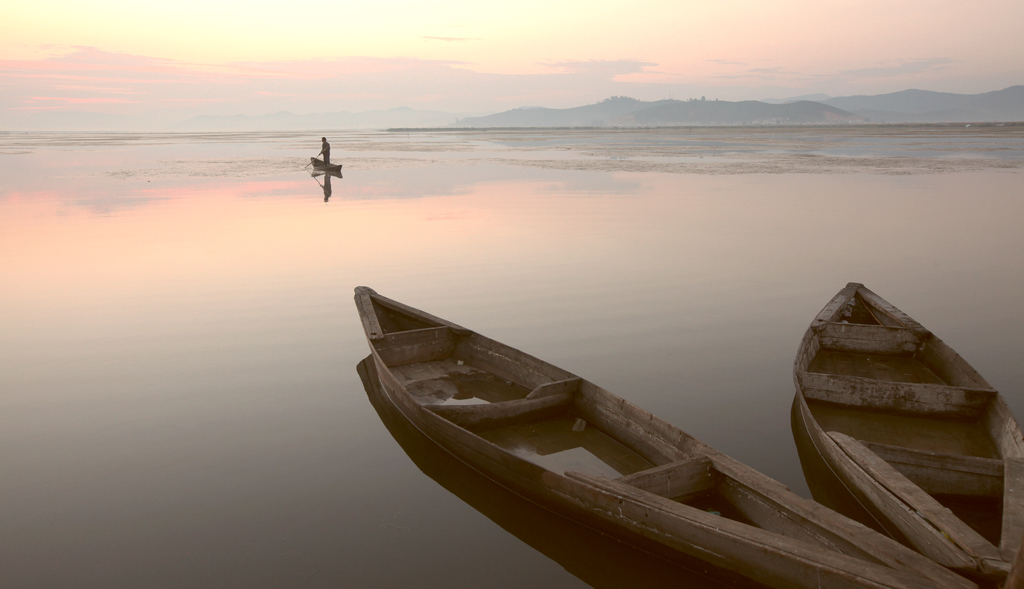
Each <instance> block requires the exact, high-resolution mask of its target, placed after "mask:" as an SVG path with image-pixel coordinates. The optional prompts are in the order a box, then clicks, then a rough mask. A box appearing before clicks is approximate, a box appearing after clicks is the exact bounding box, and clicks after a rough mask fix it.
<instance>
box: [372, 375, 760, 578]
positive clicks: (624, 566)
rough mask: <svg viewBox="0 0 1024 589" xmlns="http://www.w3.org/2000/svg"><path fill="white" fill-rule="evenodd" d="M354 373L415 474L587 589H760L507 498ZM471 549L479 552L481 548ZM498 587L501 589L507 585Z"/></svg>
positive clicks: (515, 497) (512, 496)
mask: <svg viewBox="0 0 1024 589" xmlns="http://www.w3.org/2000/svg"><path fill="white" fill-rule="evenodd" d="M356 372H357V373H358V374H359V379H360V380H361V381H362V383H363V388H364V390H365V391H366V397H367V399H369V401H370V405H372V406H373V408H374V410H375V411H376V412H377V415H378V416H379V417H380V420H381V423H383V424H384V427H386V428H387V430H388V433H390V434H391V435H392V436H393V437H394V439H395V442H397V443H398V445H399V446H400V447H401V448H402V450H403V451H404V452H405V453H406V455H408V456H409V458H410V459H411V460H412V462H413V464H415V465H416V467H417V468H419V469H420V471H421V472H423V474H425V475H427V476H428V477H430V478H431V479H432V480H433V481H435V482H436V483H437V484H439V485H441V486H442V487H444V488H445V489H446V490H447V491H449V492H450V493H452V494H453V495H454V496H456V497H458V498H459V499H461V500H462V501H464V502H465V503H466V504H467V505H469V506H470V507H472V508H473V509H475V510H476V511H478V512H480V513H481V514H483V515H484V516H485V517H487V519H489V520H491V521H492V522H494V523H495V524H496V525H498V526H499V527H501V528H502V529H503V530H505V531H506V532H508V533H509V534H512V535H513V536H515V537H516V538H518V539H519V540H521V541H522V542H524V543H525V544H527V545H529V546H530V547H531V548H533V549H534V550H536V551H537V552H540V553H541V554H543V555H544V556H546V557H548V558H549V559H551V560H553V561H555V562H557V563H558V564H559V565H561V566H562V568H564V569H565V570H566V571H568V572H569V573H570V574H572V575H574V576H575V577H576V578H578V579H580V580H581V581H583V582H584V583H586V584H587V585H588V586H590V587H594V589H621V588H623V587H629V588H631V589H632V588H634V587H643V588H644V589H679V587H682V586H685V587H686V589H730V588H732V587H743V589H758V588H759V587H763V586H762V585H758V584H752V583H750V582H749V581H748V580H746V579H745V578H735V577H734V576H730V575H729V574H728V573H726V574H719V571H716V570H713V569H711V568H710V567H709V566H708V565H707V563H706V562H704V561H701V560H698V559H693V562H692V563H687V564H689V565H690V566H683V567H681V566H679V565H680V564H682V563H679V562H678V561H673V562H669V561H668V560H665V559H662V558H659V557H657V556H654V555H652V554H651V553H649V552H647V551H644V550H640V549H638V548H636V547H634V546H631V545H629V544H626V543H623V542H621V541H619V540H617V539H616V538H614V537H612V536H610V535H607V534H602V533H600V532H597V531H595V530H593V529H592V528H589V527H587V526H583V525H580V524H579V523H577V522H575V521H573V520H570V519H568V518H566V517H563V516H561V515H559V514H558V513H556V512H554V511H551V510H549V509H545V508H544V507H542V506H540V505H538V504H536V503H533V502H531V501H529V500H527V499H525V498H523V497H522V496H520V495H517V494H516V493H513V492H512V491H510V490H508V489H506V488H505V487H502V486H501V485H499V484H498V483H496V482H494V481H492V480H491V479H489V478H488V477H486V476H484V475H483V474H482V473H481V472H479V471H477V470H476V469H474V468H472V467H471V466H469V465H468V464H466V463H465V462H462V461H461V460H459V459H458V458H456V457H455V456H454V455H452V454H451V453H450V452H448V451H447V450H445V449H444V448H442V447H441V446H439V445H437V443H436V442H434V441H433V440H432V439H430V438H428V437H427V436H426V435H424V434H423V432H421V431H420V430H419V429H417V428H416V427H415V426H413V424H412V423H411V422H410V421H409V420H408V419H406V417H405V415H404V414H402V412H401V411H399V410H398V407H397V406H396V405H395V403H394V402H393V401H392V400H391V398H390V397H389V396H388V394H387V393H386V392H384V389H383V387H382V386H381V384H380V378H379V377H378V376H377V367H376V366H375V365H374V363H373V357H372V356H367V357H366V358H364V359H363V360H362V361H361V362H359V364H358V365H357V366H356ZM481 542H486V540H481ZM479 548H480V549H486V546H483V545H481V546H480V547H479ZM429 581H430V579H424V580H423V583H422V584H429ZM480 584H481V585H485V584H486V583H480ZM504 584H506V585H507V584H508V582H507V580H506V582H505V583H504Z"/></svg>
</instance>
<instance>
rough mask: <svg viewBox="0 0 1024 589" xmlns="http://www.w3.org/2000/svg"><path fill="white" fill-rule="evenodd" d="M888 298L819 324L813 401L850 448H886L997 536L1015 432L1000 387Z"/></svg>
mask: <svg viewBox="0 0 1024 589" xmlns="http://www.w3.org/2000/svg"><path fill="white" fill-rule="evenodd" d="M872 294H873V293H872ZM885 305H886V306H888V304H887V303H885ZM888 307H889V308H888V309H887V308H884V307H882V306H880V305H879V304H878V303H876V302H875V301H873V300H870V299H866V298H865V297H862V296H861V294H860V293H859V292H858V293H856V294H854V296H852V297H850V298H849V299H848V300H847V301H846V302H845V304H843V305H842V306H841V307H840V308H839V309H838V311H836V312H835V314H834V315H832V316H831V317H827V318H824V319H827V320H826V321H816V323H815V324H814V325H812V331H813V332H814V335H813V337H812V336H811V335H810V332H809V334H808V338H806V339H805V342H804V345H803V346H802V347H801V354H800V356H798V358H797V363H796V367H795V368H796V378H797V381H798V383H799V384H800V388H801V391H802V392H803V395H804V399H805V401H806V403H807V407H808V409H809V410H810V412H811V414H812V415H813V417H814V420H815V421H816V422H817V423H818V425H819V426H820V427H821V429H822V430H823V431H824V432H827V433H828V435H831V436H832V437H833V438H834V439H838V437H840V436H837V435H836V434H840V435H841V436H842V444H844V445H843V447H844V450H846V451H847V452H848V453H851V455H858V454H860V455H868V454H873V455H875V456H877V457H880V458H881V459H882V460H884V461H885V462H887V463H888V464H889V465H890V466H892V467H893V468H895V469H896V471H898V472H899V473H900V474H902V475H903V476H905V477H906V478H907V479H909V480H910V481H911V482H913V483H914V484H916V485H917V486H918V487H920V488H921V489H922V490H923V491H925V492H926V493H928V494H929V495H931V496H932V497H933V498H935V499H936V500H937V501H938V502H939V503H940V504H941V505H943V506H944V507H946V508H947V509H950V510H951V511H952V512H953V513H954V514H955V515H957V516H958V517H959V518H960V519H961V520H962V521H964V522H965V523H967V524H968V525H969V526H970V527H971V528H972V529H974V530H975V531H976V532H978V533H979V534H980V535H981V536H982V537H984V538H985V539H986V540H988V541H989V542H992V543H993V544H995V545H997V546H998V545H999V542H1000V526H1001V517H1000V514H1001V510H1002V504H1003V501H1002V499H1003V487H1004V485H1003V458H1004V456H1003V447H1002V444H1001V443H1000V442H1001V441H1002V440H1004V439H1005V438H1006V436H1007V435H1008V432H1007V431H1006V427H1007V424H1006V421H1005V419H1003V416H1002V412H1001V404H1002V403H1001V401H1000V400H999V398H998V393H997V392H996V391H995V390H993V389H992V388H991V387H990V386H989V384H988V383H987V382H985V381H984V379H982V378H981V377H980V376H979V375H978V374H977V372H975V371H974V369H973V368H971V367H970V365H968V364H967V363H966V362H965V361H964V360H963V359H962V358H960V356H959V355H957V354H956V352H954V351H953V350H952V349H950V348H949V347H948V346H946V344H945V343H943V342H942V341H941V340H939V339H938V338H935V337H933V336H932V335H931V334H930V333H928V332H927V331H926V330H923V328H920V326H919V325H917V324H916V323H913V325H909V326H908V325H907V323H906V322H904V321H903V320H902V319H906V320H909V318H906V317H905V316H903V318H900V317H897V316H895V315H894V312H895V313H900V312H898V311H895V310H894V309H892V307H891V306H888ZM826 310H828V308H826ZM900 314H901V315H902V313H900ZM909 321H912V320H909Z"/></svg>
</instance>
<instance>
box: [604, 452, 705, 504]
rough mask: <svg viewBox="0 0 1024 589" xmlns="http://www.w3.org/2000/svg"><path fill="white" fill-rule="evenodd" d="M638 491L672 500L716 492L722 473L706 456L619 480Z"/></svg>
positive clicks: (670, 464)
mask: <svg viewBox="0 0 1024 589" xmlns="http://www.w3.org/2000/svg"><path fill="white" fill-rule="evenodd" d="M617 480H618V481H619V482H620V483H624V484H627V485H630V486H633V487H636V488H638V489H642V490H644V491H647V492H648V493H653V494H655V495H659V496H661V497H667V498H669V499H672V498H678V497H681V496H684V495H694V494H698V493H701V492H703V491H707V490H709V489H713V488H715V485H717V484H718V473H717V471H715V470H713V469H712V468H711V460H710V459H708V457H706V456H700V457H698V458H691V459H689V460H681V461H679V462H671V463H669V464H663V465H661V466H656V467H654V468H651V469H648V470H643V471H640V472H636V473H633V474H631V475H628V476H624V477H621V478H619V479H617Z"/></svg>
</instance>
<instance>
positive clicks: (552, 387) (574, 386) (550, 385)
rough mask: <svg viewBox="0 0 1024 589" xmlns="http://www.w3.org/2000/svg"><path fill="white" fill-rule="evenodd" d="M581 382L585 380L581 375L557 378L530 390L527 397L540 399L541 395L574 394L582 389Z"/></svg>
mask: <svg viewBox="0 0 1024 589" xmlns="http://www.w3.org/2000/svg"><path fill="white" fill-rule="evenodd" d="M581 382H583V379H582V378H579V377H574V378H567V379H565V380H557V381H555V382H546V383H544V384H542V385H539V386H537V388H535V389H533V390H532V391H530V394H529V395H526V398H527V399H539V398H540V397H547V396H550V395H560V394H563V393H568V394H570V395H574V394H576V391H578V390H580V383H581Z"/></svg>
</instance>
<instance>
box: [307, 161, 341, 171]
mask: <svg viewBox="0 0 1024 589" xmlns="http://www.w3.org/2000/svg"><path fill="white" fill-rule="evenodd" d="M309 163H311V164H313V168H315V169H317V170H324V171H326V172H339V173H340V172H341V164H329V165H327V164H324V160H322V159H320V158H318V157H311V158H309Z"/></svg>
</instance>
